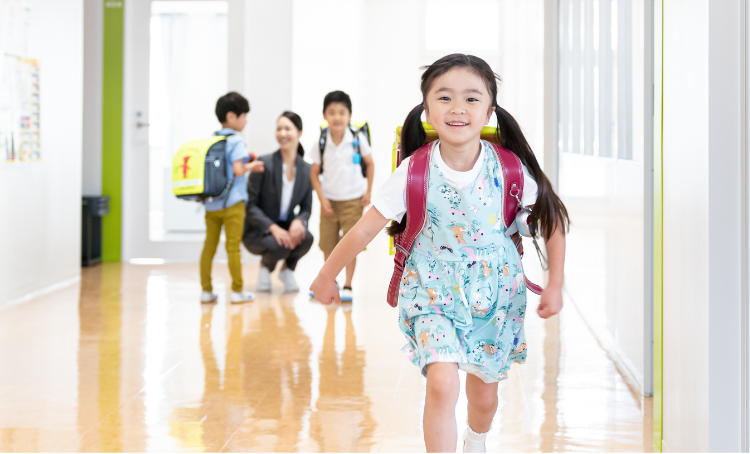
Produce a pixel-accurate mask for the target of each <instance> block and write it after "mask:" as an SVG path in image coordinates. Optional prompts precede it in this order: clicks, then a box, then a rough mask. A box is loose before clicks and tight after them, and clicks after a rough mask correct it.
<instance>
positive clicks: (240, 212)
mask: <svg viewBox="0 0 750 454" xmlns="http://www.w3.org/2000/svg"><path fill="white" fill-rule="evenodd" d="M244 224H245V202H238V203H236V204H234V205H232V206H230V207H229V208H224V209H223V210H219V211H206V241H205V243H203V253H202V254H201V287H203V290H204V291H206V292H210V291H212V290H213V286H211V262H213V260H214V254H216V248H217V247H218V246H219V240H220V239H221V226H222V225H224V236H225V237H226V247H227V259H228V261H229V273H230V274H231V275H232V291H233V292H241V291H242V264H241V263H240V242H242V229H243V227H244Z"/></svg>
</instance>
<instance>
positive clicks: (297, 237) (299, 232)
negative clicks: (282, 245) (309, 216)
mask: <svg viewBox="0 0 750 454" xmlns="http://www.w3.org/2000/svg"><path fill="white" fill-rule="evenodd" d="M289 235H290V236H291V237H292V240H293V241H294V247H293V248H292V249H294V248H295V247H297V246H299V245H300V243H302V242H303V241H304V240H305V224H303V223H302V221H300V220H299V219H295V220H293V221H292V223H291V224H290V225H289Z"/></svg>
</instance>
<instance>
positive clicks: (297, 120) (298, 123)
mask: <svg viewBox="0 0 750 454" xmlns="http://www.w3.org/2000/svg"><path fill="white" fill-rule="evenodd" d="M281 117H285V118H287V119H288V120H289V121H291V122H292V124H293V125H294V127H295V128H297V130H298V131H302V117H300V116H299V115H297V114H296V113H294V112H292V111H290V110H286V111H284V113H282V114H281V115H279V118H281ZM297 154H298V155H300V156H303V157H304V156H305V149H304V148H303V147H302V142H300V141H297Z"/></svg>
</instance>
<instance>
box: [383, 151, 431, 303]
mask: <svg viewBox="0 0 750 454" xmlns="http://www.w3.org/2000/svg"><path fill="white" fill-rule="evenodd" d="M434 147H435V142H432V143H429V144H427V145H425V146H423V147H422V148H420V149H419V150H417V151H415V152H414V154H412V155H411V159H409V168H408V170H407V176H406V212H407V213H408V216H406V230H404V232H403V233H402V234H400V235H397V236H396V237H395V238H394V239H393V244H394V246H395V247H396V256H395V257H394V259H393V262H394V267H393V275H392V276H391V282H390V284H389V285H388V304H390V305H391V307H396V306H397V305H398V287H399V283H400V282H401V276H402V275H403V273H404V266H405V265H406V260H407V259H408V258H409V255H410V254H411V248H412V246H413V245H414V241H415V240H416V239H417V235H419V232H421V231H422V226H424V221H425V219H426V217H427V185H428V184H429V181H430V159H431V157H432V151H433V148H434Z"/></svg>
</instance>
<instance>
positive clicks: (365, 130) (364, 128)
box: [318, 120, 372, 177]
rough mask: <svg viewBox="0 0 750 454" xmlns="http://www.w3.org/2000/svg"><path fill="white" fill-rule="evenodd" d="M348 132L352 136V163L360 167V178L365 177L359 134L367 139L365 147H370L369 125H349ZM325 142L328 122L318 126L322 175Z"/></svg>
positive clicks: (358, 123) (363, 123)
mask: <svg viewBox="0 0 750 454" xmlns="http://www.w3.org/2000/svg"><path fill="white" fill-rule="evenodd" d="M349 131H351V133H352V136H354V142H352V145H353V146H354V152H355V153H354V163H355V164H359V165H360V166H362V176H363V177H366V176H367V164H365V161H363V160H362V155H361V154H360V153H359V134H360V133H361V134H362V135H363V136H365V139H367V145H370V146H372V139H371V138H370V125H369V124H367V122H366V121H358V122H355V123H349ZM326 140H328V122H327V121H325V120H323V123H322V124H321V125H320V140H319V142H318V143H319V144H320V173H321V174H322V173H323V152H324V151H325V149H326Z"/></svg>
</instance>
